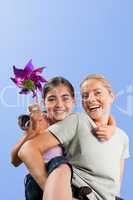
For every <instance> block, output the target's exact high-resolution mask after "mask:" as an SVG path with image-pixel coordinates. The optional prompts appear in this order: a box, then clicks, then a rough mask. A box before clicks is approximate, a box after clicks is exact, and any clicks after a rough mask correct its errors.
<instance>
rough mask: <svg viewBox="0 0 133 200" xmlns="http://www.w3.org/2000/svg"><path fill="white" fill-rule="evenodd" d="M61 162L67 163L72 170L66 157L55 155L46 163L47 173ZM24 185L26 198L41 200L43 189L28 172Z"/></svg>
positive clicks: (28, 199) (27, 199)
mask: <svg viewBox="0 0 133 200" xmlns="http://www.w3.org/2000/svg"><path fill="white" fill-rule="evenodd" d="M61 164H67V165H69V167H70V169H71V172H72V167H71V164H70V163H69V161H68V159H67V158H66V157H65V156H57V157H55V158H53V159H51V160H50V161H49V162H48V163H47V164H46V169H47V173H48V175H49V174H50V173H51V172H52V171H53V170H54V169H56V168H57V167H58V166H60V165H61ZM72 174H73V172H72ZM71 177H72V176H71ZM24 185H25V199H26V200H42V197H43V191H42V189H41V188H40V187H39V185H38V184H37V183H36V182H35V180H34V179H33V177H32V176H31V175H30V174H27V175H26V177H25V181H24Z"/></svg>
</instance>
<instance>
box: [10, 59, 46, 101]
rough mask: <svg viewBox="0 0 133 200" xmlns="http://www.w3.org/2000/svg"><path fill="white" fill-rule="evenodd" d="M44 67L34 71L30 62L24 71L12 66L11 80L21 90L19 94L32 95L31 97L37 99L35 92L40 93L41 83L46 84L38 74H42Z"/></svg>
mask: <svg viewBox="0 0 133 200" xmlns="http://www.w3.org/2000/svg"><path fill="white" fill-rule="evenodd" d="M43 69H44V67H39V68H36V69H34V66H33V64H32V60H30V61H29V62H28V63H27V64H26V66H25V67H24V69H18V68H16V67H15V66H13V72H14V75H15V77H14V78H11V80H12V81H13V82H14V83H15V84H16V85H17V86H18V87H19V88H21V90H20V92H19V93H20V94H28V93H30V92H32V93H33V97H37V90H39V91H40V92H42V83H44V82H47V81H46V80H45V79H44V78H43V77H42V76H40V75H39V74H41V73H42V71H43Z"/></svg>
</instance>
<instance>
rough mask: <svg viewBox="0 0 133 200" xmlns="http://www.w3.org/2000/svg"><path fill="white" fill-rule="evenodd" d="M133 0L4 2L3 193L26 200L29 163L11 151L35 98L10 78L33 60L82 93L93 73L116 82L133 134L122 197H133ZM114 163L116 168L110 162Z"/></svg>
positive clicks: (122, 117) (121, 117) (0, 30)
mask: <svg viewBox="0 0 133 200" xmlns="http://www.w3.org/2000/svg"><path fill="white" fill-rule="evenodd" d="M132 10H133V2H132V0H126V1H124V0H108V1H107V0H100V1H99V0H93V1H90V0H82V1H81V0H67V1H65V0H37V1H35V0H32V1H30V0H29V1H28V0H23V1H17V0H4V1H2V2H1V4H0V111H1V117H0V123H1V139H0V149H1V150H0V152H1V153H0V195H1V199H4V200H9V199H10V200H18V199H19V200H24V187H23V177H24V174H25V173H26V168H25V167H24V165H22V166H20V167H18V168H14V167H13V166H12V165H11V164H10V151H11V149H12V147H13V145H14V144H15V143H16V141H17V140H18V139H19V137H20V136H21V131H20V130H19V127H18V126H17V123H16V120H17V116H18V115H19V114H21V113H24V112H26V111H27V104H28V103H27V102H29V101H30V102H31V100H29V99H27V98H26V97H21V98H20V97H19V96H18V95H17V94H18V90H17V89H16V87H14V85H13V84H12V83H11V81H10V76H11V75H12V65H14V64H16V66H19V67H22V66H24V64H26V62H27V61H28V60H29V59H30V58H32V59H33V64H35V66H42V65H43V66H46V67H47V68H46V70H45V72H44V73H43V75H44V77H45V78H46V79H49V78H51V77H53V76H55V75H62V76H64V77H66V78H67V79H69V80H70V81H71V82H72V83H73V85H74V87H75V89H76V95H77V105H76V108H75V110H76V111H81V105H80V98H79V83H80V81H81V80H82V79H83V78H84V77H85V76H86V75H87V74H89V73H102V74H104V75H105V76H106V77H107V78H108V79H109V80H110V81H111V83H112V86H113V88H114V90H115V91H116V93H117V94H118V95H117V99H116V103H114V106H113V114H114V116H115V117H116V119H117V124H118V126H120V127H121V128H123V129H124V130H125V131H126V132H127V133H128V135H129V138H130V154H131V157H130V159H129V160H128V161H127V163H126V171H125V174H124V180H123V184H122V196H123V197H124V198H125V200H132V194H131V193H132V188H131V181H132V179H133V176H132V168H133V160H132V153H133V138H132V123H133V75H132V71H133V70H132V66H133V59H132V52H133V38H132V36H133V22H132V18H133V13H132ZM110 167H111V166H110Z"/></svg>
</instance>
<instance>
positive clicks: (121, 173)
mask: <svg viewBox="0 0 133 200" xmlns="http://www.w3.org/2000/svg"><path fill="white" fill-rule="evenodd" d="M124 166H125V160H120V183H122V178H123V173H124Z"/></svg>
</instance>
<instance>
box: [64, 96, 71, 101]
mask: <svg viewBox="0 0 133 200" xmlns="http://www.w3.org/2000/svg"><path fill="white" fill-rule="evenodd" d="M69 100H71V98H70V97H64V98H63V101H69Z"/></svg>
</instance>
